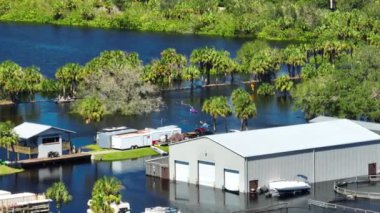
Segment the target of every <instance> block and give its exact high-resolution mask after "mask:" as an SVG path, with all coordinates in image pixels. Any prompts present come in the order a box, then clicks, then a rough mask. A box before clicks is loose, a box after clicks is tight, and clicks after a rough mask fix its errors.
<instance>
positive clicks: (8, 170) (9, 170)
mask: <svg viewBox="0 0 380 213" xmlns="http://www.w3.org/2000/svg"><path fill="white" fill-rule="evenodd" d="M22 171H24V170H23V169H17V168H13V167H9V166H6V165H0V176H2V175H9V174H14V173H18V172H22Z"/></svg>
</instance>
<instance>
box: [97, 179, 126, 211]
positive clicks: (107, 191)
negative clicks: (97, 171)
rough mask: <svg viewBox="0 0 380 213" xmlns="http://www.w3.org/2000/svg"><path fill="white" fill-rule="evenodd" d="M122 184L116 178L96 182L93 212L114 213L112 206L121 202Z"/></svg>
mask: <svg viewBox="0 0 380 213" xmlns="http://www.w3.org/2000/svg"><path fill="white" fill-rule="evenodd" d="M122 188H123V185H122V184H121V182H120V181H119V180H118V179H116V178H115V177H102V178H100V179H98V180H97V181H96V182H95V185H94V187H93V189H92V199H91V206H90V208H91V210H92V211H94V212H101V213H108V212H113V211H112V209H111V207H110V204H111V203H119V202H120V201H121V194H120V190H121V189H122Z"/></svg>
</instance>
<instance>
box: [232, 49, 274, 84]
mask: <svg viewBox="0 0 380 213" xmlns="http://www.w3.org/2000/svg"><path fill="white" fill-rule="evenodd" d="M237 59H238V61H240V63H241V68H242V71H243V72H245V73H249V74H253V75H255V76H256V77H257V78H258V80H259V81H264V82H268V83H269V82H270V81H271V79H272V78H273V77H274V76H275V72H277V71H278V70H279V69H280V53H279V51H278V50H277V49H272V48H270V47H269V45H268V44H267V43H266V42H262V41H255V42H247V43H245V44H244V45H243V46H242V47H241V48H240V50H239V51H238V57H237Z"/></svg>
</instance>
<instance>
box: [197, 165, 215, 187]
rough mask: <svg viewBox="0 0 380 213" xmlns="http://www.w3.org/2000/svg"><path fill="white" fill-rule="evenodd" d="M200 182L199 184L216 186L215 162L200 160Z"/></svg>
mask: <svg viewBox="0 0 380 213" xmlns="http://www.w3.org/2000/svg"><path fill="white" fill-rule="evenodd" d="M198 183H199V185H204V186H210V187H214V183H215V164H214V163H209V162H204V161H199V162H198Z"/></svg>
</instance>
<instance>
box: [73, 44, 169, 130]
mask: <svg viewBox="0 0 380 213" xmlns="http://www.w3.org/2000/svg"><path fill="white" fill-rule="evenodd" d="M82 72H83V73H84V74H83V75H82V76H84V77H83V80H82V81H81V82H80V84H79V85H78V95H77V96H78V97H79V98H82V99H81V100H79V101H78V102H76V103H75V105H74V106H73V112H75V113H77V114H79V115H81V116H82V117H83V118H84V119H85V120H86V122H87V123H89V122H91V121H95V122H98V121H99V120H100V119H101V118H102V117H103V116H104V115H105V114H116V113H118V114H122V115H131V114H142V113H148V112H151V111H154V110H157V109H158V108H159V106H160V105H161V103H162V101H161V98H160V97H159V94H158V90H157V89H156V87H155V86H153V85H151V84H149V83H147V82H144V81H143V78H142V77H141V75H142V73H143V66H142V65H141V62H140V61H139V59H138V56H137V54H135V53H125V52H123V51H104V52H102V53H101V54H100V56H99V57H96V58H94V59H92V60H91V61H90V62H88V63H87V64H86V65H85V66H84V68H83V71H82ZM142 106H143V107H142Z"/></svg>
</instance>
